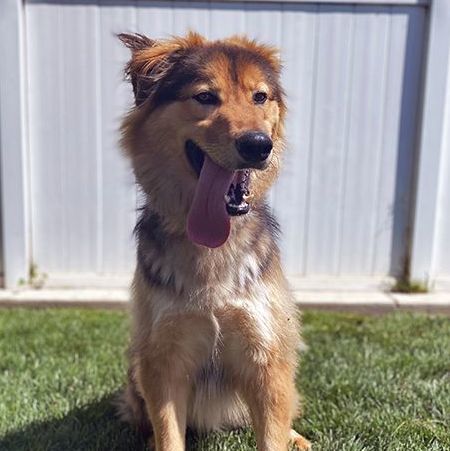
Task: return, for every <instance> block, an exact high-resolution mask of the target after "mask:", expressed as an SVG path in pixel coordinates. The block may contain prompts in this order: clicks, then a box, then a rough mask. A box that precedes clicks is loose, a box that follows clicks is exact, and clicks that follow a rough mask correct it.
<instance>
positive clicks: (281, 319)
mask: <svg viewBox="0 0 450 451" xmlns="http://www.w3.org/2000/svg"><path fill="white" fill-rule="evenodd" d="M119 38H120V39H121V40H122V41H123V42H124V44H125V45H126V46H127V47H129V48H130V49H131V52H132V57H131V60H130V62H129V63H128V65H127V67H126V73H127V75H128V76H129V78H130V79H131V82H132V85H133V91H134V94H135V102H136V106H135V108H133V109H132V111H131V112H130V113H129V114H128V115H127V117H126V118H125V119H124V122H123V126H122V133H123V139H122V146H123V148H124V150H125V153H126V155H127V156H128V157H129V158H130V160H131V163H132V166H133V168H134V172H135V174H136V178H137V181H138V183H139V184H140V186H141V187H142V189H143V191H144V192H145V195H146V204H145V207H144V208H143V210H142V214H141V218H140V220H139V222H138V224H137V226H136V236H137V242H138V251H137V268H136V272H135V276H134V281H133V285H132V293H133V296H132V297H133V330H132V341H131V346H130V351H129V359H130V370H129V384H128V387H127V389H126V391H125V392H124V395H123V398H122V407H121V411H122V415H123V417H124V418H125V419H127V420H128V421H130V422H132V423H133V424H135V425H136V426H138V427H139V428H140V429H141V430H142V431H143V432H147V433H149V432H150V431H153V436H154V444H155V446H156V449H157V451H165V450H167V451H169V450H170V451H179V450H184V448H185V430H186V427H190V428H193V429H196V430H198V431H201V432H207V431H212V430H221V429H228V428H236V427H241V426H245V425H248V424H252V425H253V427H254V430H255V434H256V439H257V444H258V449H259V450H260V451H286V450H287V447H288V441H289V440H291V441H292V442H293V443H294V444H295V445H297V447H298V448H299V449H302V450H304V449H309V443H308V442H307V440H305V439H304V438H303V437H301V436H300V435H298V434H296V433H295V432H294V431H291V423H292V420H293V418H294V417H295V416H296V415H297V414H298V404H297V399H298V397H297V393H296V390H295V385H294V377H295V372H296V365H297V352H296V351H297V349H298V346H299V337H300V335H299V327H298V323H297V312H296V309H295V306H294V301H293V299H292V296H291V294H290V292H289V289H288V286H287V283H286V280H285V277H284V276H283V273H282V270H281V266H280V257H279V250H278V246H277V235H278V226H277V224H276V221H275V220H274V218H273V217H272V216H271V214H270V213H269V211H268V209H267V207H266V205H265V202H264V197H265V194H266V192H267V190H268V188H269V187H270V186H271V185H272V183H273V181H274V180H275V178H276V176H277V174H278V171H279V167H280V160H281V153H282V150H283V120H284V115H285V110H286V108H285V104H284V96H283V91H282V89H281V86H280V83H279V75H280V63H279V59H278V55H277V52H276V50H275V49H273V48H271V47H269V46H265V45H260V44H257V43H256V42H254V41H251V40H248V39H246V38H241V37H232V38H229V39H225V40H222V41H214V42H211V41H207V40H205V39H204V38H203V37H201V36H199V35H198V34H194V33H190V34H188V35H187V36H186V37H182V38H172V39H169V40H164V41H154V40H151V39H149V38H147V37H145V36H142V35H129V34H122V35H119ZM205 90H208V91H211V90H213V91H214V93H215V94H216V95H217V97H218V99H219V102H218V103H217V104H215V105H202V104H200V103H199V102H197V101H196V100H195V95H196V94H198V92H202V91H205ZM255 91H263V92H265V93H266V94H267V100H266V101H265V102H263V104H255V102H254V101H252V95H253V93H254V92H255ZM247 130H260V131H263V132H264V133H267V134H268V135H269V136H270V137H271V138H272V141H273V150H272V154H271V158H270V160H269V161H268V162H267V164H265V165H264V166H263V167H259V168H258V169H252V170H251V175H250V191H251V198H250V203H251V210H250V212H249V213H248V214H246V215H245V216H238V217H233V218H232V221H231V234H230V236H229V238H228V240H227V241H226V243H225V244H224V245H223V246H221V247H218V248H215V249H210V248H206V247H202V246H199V245H196V244H194V243H192V242H191V241H189V240H188V238H187V236H186V220H187V215H188V212H189V208H190V205H191V203H192V199H193V196H194V191H195V187H196V183H197V178H196V175H195V173H194V171H193V169H192V167H191V166H190V164H189V161H188V159H187V158H186V154H185V143H186V141H187V140H194V141H195V142H196V143H197V144H198V145H199V146H200V147H201V149H202V150H203V151H204V152H205V153H206V154H207V155H208V156H209V157H210V158H211V159H212V160H214V162H215V163H217V164H219V165H221V166H223V167H224V168H228V169H231V170H235V169H239V168H243V167H245V166H244V165H243V162H242V159H241V158H240V157H239V155H238V153H237V151H236V147H235V140H236V137H237V136H239V134H240V133H243V132H245V131H247Z"/></svg>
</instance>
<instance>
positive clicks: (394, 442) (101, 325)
mask: <svg viewBox="0 0 450 451" xmlns="http://www.w3.org/2000/svg"><path fill="white" fill-rule="evenodd" d="M303 322H304V336H305V339H306V341H307V343H308V345H309V350H308V351H307V352H306V353H304V354H303V356H302V364H301V371H300V374H299V378H298V383H299V387H300V390H301V392H302V393H303V397H304V399H305V417H304V419H302V420H300V421H298V422H297V424H296V428H297V430H298V431H299V432H301V433H303V434H304V435H305V436H307V437H308V438H310V439H311V440H312V441H313V442H314V449H315V450H336V451H337V450H339V451H350V450H352V451H356V450H361V451H362V450H373V451H384V450H389V451H394V450H405V451H416V450H427V451H430V450H431V451H432V450H450V319H449V318H444V317H427V316H423V315H409V314H395V315H390V316H378V317H365V316H354V315H342V314H341V315H338V314H325V313H308V314H306V315H305V316H304V319H303ZM127 329H128V327H127V320H126V315H125V314H124V313H121V312H115V311H107V312H101V311H78V310H40V311H37V310H27V311H25V310H0V449H1V450H32V451H39V450H58V451H59V450H61V451H63V450H64V451H65V450H70V451H72V450H83V451H89V450H139V449H144V444H143V443H142V441H141V439H140V438H139V437H137V436H136V435H135V434H134V433H133V431H131V430H130V429H128V428H127V426H125V425H123V424H121V423H119V422H118V421H117V419H116V417H115V414H114V408H113V407H112V406H111V400H112V399H113V397H114V395H115V393H116V392H117V391H118V390H119V389H120V387H121V385H122V383H123V381H124V375H125V360H124V351H125V346H126V341H127ZM189 443H190V445H189V449H190V450H194V449H198V450H205V451H206V450H210V451H213V450H214V451H215V450H230V451H231V450H252V449H255V448H254V446H255V445H254V439H253V435H252V433H251V431H248V430H246V431H240V432H233V433H231V434H213V435H211V436H209V437H207V438H201V439H196V438H195V437H190V438H189Z"/></svg>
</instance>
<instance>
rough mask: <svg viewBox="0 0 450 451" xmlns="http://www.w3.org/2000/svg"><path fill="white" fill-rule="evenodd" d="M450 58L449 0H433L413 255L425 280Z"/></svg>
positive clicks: (430, 267) (414, 270) (414, 267)
mask: <svg viewBox="0 0 450 451" xmlns="http://www.w3.org/2000/svg"><path fill="white" fill-rule="evenodd" d="M449 62H450V2H449V1H448V0H433V2H432V4H431V17H430V35H429V44H428V58H427V66H426V74H425V77H426V78H425V93H424V106H423V119H422V136H421V140H420V155H419V162H418V164H419V166H418V182H417V183H418V184H417V197H416V209H415V221H414V234H413V241H412V259H411V276H412V277H413V278H415V279H419V280H422V281H426V282H429V281H432V280H433V278H434V263H435V262H434V257H435V255H434V254H435V245H436V225H437V213H438V207H439V204H438V190H439V174H440V165H441V162H442V156H443V152H444V132H445V108H446V95H445V93H446V90H447V89H448V84H449Z"/></svg>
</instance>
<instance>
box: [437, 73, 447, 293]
mask: <svg viewBox="0 0 450 451" xmlns="http://www.w3.org/2000/svg"><path fill="white" fill-rule="evenodd" d="M445 117H446V121H445V124H446V128H445V132H444V143H445V144H444V146H445V147H444V155H443V161H442V162H441V168H440V170H441V174H440V182H441V186H440V187H439V195H438V199H437V202H438V213H437V214H438V217H437V222H436V223H437V225H438V226H437V233H436V242H435V244H434V249H435V257H434V259H435V262H436V263H435V266H436V267H435V274H434V275H435V276H436V278H438V279H442V278H446V279H447V284H448V286H449V287H450V79H449V81H448V87H447V111H446V114H445Z"/></svg>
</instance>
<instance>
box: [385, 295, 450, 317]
mask: <svg viewBox="0 0 450 451" xmlns="http://www.w3.org/2000/svg"><path fill="white" fill-rule="evenodd" d="M391 296H392V299H393V300H394V301H395V304H396V308H398V309H399V310H411V311H416V312H427V313H444V314H450V292H447V293H443V292H438V293H425V294H401V293H392V294H391Z"/></svg>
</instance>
